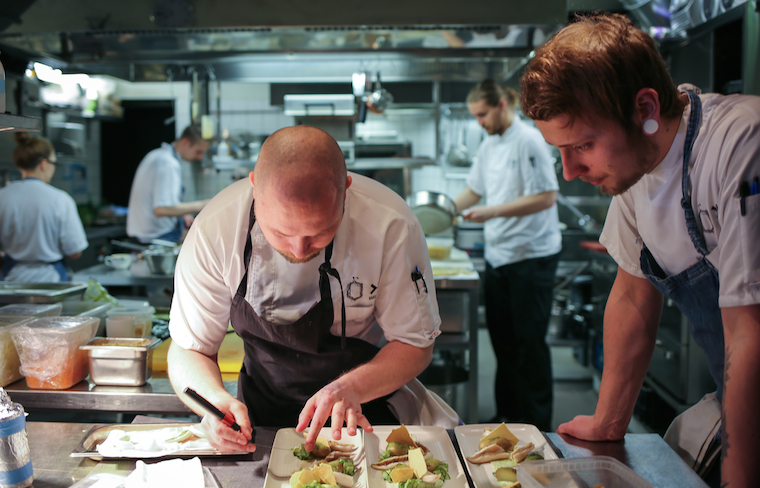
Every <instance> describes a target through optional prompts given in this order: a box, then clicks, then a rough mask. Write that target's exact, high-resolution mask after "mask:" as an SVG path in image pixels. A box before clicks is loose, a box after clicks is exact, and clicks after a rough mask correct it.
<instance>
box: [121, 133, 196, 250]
mask: <svg viewBox="0 0 760 488" xmlns="http://www.w3.org/2000/svg"><path fill="white" fill-rule="evenodd" d="M181 201H182V166H181V165H180V162H179V161H178V160H177V157H176V156H175V153H174V149H173V148H172V146H171V144H167V143H165V142H164V143H162V144H161V147H160V148H158V149H154V150H152V151H151V152H149V153H148V154H146V155H145V157H144V158H143V160H142V161H141V162H140V164H139V166H137V171H136V172H135V178H134V180H133V181H132V189H131V190H130V192H129V213H128V214H127V235H129V236H131V237H137V238H138V239H140V240H141V241H146V242H147V241H150V240H151V239H155V238H156V237H160V236H162V235H164V234H166V233H167V232H171V231H172V230H174V228H175V227H176V226H177V217H156V214H155V213H154V209H155V208H157V207H172V206H174V205H177V204H179V203H180V202H181Z"/></svg>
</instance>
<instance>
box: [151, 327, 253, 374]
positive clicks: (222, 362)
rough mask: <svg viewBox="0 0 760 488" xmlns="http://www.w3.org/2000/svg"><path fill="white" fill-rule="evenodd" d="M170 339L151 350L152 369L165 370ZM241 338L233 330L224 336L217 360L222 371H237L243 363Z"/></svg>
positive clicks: (243, 352)
mask: <svg viewBox="0 0 760 488" xmlns="http://www.w3.org/2000/svg"><path fill="white" fill-rule="evenodd" d="M171 341H172V340H171V339H166V340H165V341H163V342H162V343H161V344H159V345H158V346H157V347H156V348H155V349H154V350H153V371H166V354H167V353H168V352H169V345H170V344H171ZM244 355H245V351H244V350H243V339H241V338H240V336H239V335H237V334H236V333H234V332H230V333H229V334H227V335H226V336H225V337H224V341H222V345H221V347H219V356H218V359H217V362H218V363H219V369H220V370H221V371H222V373H239V372H240V367H241V366H242V365H243V356H244Z"/></svg>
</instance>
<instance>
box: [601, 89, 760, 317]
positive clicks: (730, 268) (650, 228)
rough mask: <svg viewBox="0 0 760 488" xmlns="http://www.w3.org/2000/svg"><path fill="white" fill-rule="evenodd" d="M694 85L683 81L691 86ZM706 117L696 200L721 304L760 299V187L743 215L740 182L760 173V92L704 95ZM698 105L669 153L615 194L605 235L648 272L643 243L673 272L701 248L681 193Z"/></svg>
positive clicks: (628, 263)
mask: <svg viewBox="0 0 760 488" xmlns="http://www.w3.org/2000/svg"><path fill="white" fill-rule="evenodd" d="M689 86H691V85H681V86H679V90H681V91H684V90H685V89H686V88H687V87H689ZM700 100H701V101H702V123H701V124H700V127H699V133H698V135H697V138H696V140H695V141H694V149H693V152H692V155H691V161H689V177H690V188H691V198H692V206H693V208H694V214H695V215H696V216H697V220H698V222H699V224H700V228H701V229H700V230H701V231H702V233H703V235H704V237H705V241H706V244H707V249H708V251H709V252H710V253H709V254H708V255H707V259H708V260H709V261H710V263H712V264H713V265H714V266H715V267H716V269H717V270H718V275H719V277H720V295H719V298H718V301H719V304H720V306H721V307H735V306H741V305H751V304H756V303H760V246H758V244H757V243H758V241H759V240H760V194H758V195H753V196H751V197H747V199H746V215H745V216H742V215H741V209H740V202H739V192H738V189H739V184H740V182H742V181H746V182H750V183H751V182H752V181H753V180H754V178H758V177H760V97H756V96H747V95H730V96H723V95H718V94H713V93H710V94H703V95H700ZM690 114H691V106H690V105H689V106H687V107H686V109H685V110H684V113H683V115H682V117H681V123H680V125H679V127H678V133H677V135H676V137H675V140H674V141H673V144H672V146H671V147H670V150H669V151H668V153H667V155H666V156H665V159H663V160H662V162H660V164H658V165H657V166H656V167H655V168H654V169H653V170H652V171H651V172H650V173H649V174H646V175H644V177H643V178H641V180H639V181H638V182H637V183H636V184H635V185H634V186H632V187H631V188H630V189H629V190H628V191H626V192H625V193H623V194H621V195H618V196H615V197H614V198H613V199H612V204H611V205H610V209H609V212H608V213H607V219H606V221H605V224H604V230H603V231H602V235H601V238H600V242H601V243H602V244H604V246H605V247H606V248H607V251H608V252H609V253H610V255H611V256H612V257H613V258H614V259H615V262H616V263H617V264H618V265H619V266H620V267H621V268H623V269H624V270H625V271H626V272H628V273H630V274H632V275H634V276H638V277H640V278H643V277H644V275H643V273H642V272H641V265H640V261H639V256H640V254H641V248H642V245H643V244H646V246H647V247H648V248H649V250H650V252H651V253H652V256H654V258H655V260H656V261H657V263H658V264H659V265H660V267H661V268H662V269H663V271H665V273H666V274H668V275H674V274H678V273H680V272H681V271H683V270H685V269H686V268H688V267H690V266H691V265H693V264H694V263H696V261H697V260H698V259H699V257H700V255H699V253H698V252H697V250H696V249H695V248H694V245H693V244H692V242H691V239H689V234H688V231H687V229H686V220H685V217H684V213H683V209H682V208H681V204H680V200H681V198H682V190H681V172H682V163H683V144H684V139H685V137H686V125H687V124H688V120H689V115H690Z"/></svg>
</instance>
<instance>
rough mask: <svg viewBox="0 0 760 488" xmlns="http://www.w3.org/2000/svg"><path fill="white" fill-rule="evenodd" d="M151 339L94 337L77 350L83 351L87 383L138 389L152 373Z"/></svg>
mask: <svg viewBox="0 0 760 488" xmlns="http://www.w3.org/2000/svg"><path fill="white" fill-rule="evenodd" d="M160 342H161V341H160V340H158V339H154V338H105V337H96V338H94V339H92V340H91V341H90V342H88V343H87V344H85V345H83V346H79V349H80V350H83V351H86V352H87V355H88V364H89V368H90V380H91V381H92V382H93V383H95V384H96V385H113V386H141V385H144V384H145V383H146V382H147V381H148V379H150V377H151V375H152V374H153V348H154V347H156V346H157V345H158V344H160Z"/></svg>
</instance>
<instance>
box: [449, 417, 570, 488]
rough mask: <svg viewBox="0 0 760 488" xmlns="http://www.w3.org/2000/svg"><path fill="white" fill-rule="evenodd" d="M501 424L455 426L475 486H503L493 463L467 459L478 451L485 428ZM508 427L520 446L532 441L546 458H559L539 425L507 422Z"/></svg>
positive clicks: (536, 450) (481, 487) (484, 487)
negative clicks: (495, 474)
mask: <svg viewBox="0 0 760 488" xmlns="http://www.w3.org/2000/svg"><path fill="white" fill-rule="evenodd" d="M499 425H500V424H472V425H460V426H458V427H455V428H454V435H456V438H457V442H458V443H459V449H460V450H461V451H462V457H464V458H465V464H466V465H467V471H469V473H470V478H472V482H473V483H475V488H490V487H493V488H501V485H500V484H499V482H498V480H497V479H496V478H495V477H494V475H493V471H494V470H493V466H491V463H485V464H472V463H471V462H469V461H467V457H468V456H472V455H473V454H475V453H476V452H478V443H479V442H480V439H482V438H483V432H484V430H485V429H490V430H493V429H495V428H496V427H498V426H499ZM507 428H508V429H509V431H510V432H512V433H513V434H514V435H515V436H516V437H517V438H518V439H519V440H520V442H518V443H517V446H518V447H521V446H524V445H525V444H527V443H529V442H532V443H533V445H534V446H535V447H534V448H533V451H534V452H537V453H539V454H541V455H542V456H543V457H544V459H557V458H558V456H557V453H555V452H554V450H553V449H552V448H551V447H550V446H549V444H548V443H547V442H546V439H545V438H544V436H543V434H541V431H540V430H538V427H536V426H535V425H531V424H507Z"/></svg>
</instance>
